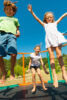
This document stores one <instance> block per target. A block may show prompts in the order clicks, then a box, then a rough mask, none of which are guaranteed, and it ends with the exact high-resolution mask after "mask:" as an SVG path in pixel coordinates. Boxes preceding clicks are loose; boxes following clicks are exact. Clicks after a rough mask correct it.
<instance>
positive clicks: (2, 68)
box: [0, 57, 6, 83]
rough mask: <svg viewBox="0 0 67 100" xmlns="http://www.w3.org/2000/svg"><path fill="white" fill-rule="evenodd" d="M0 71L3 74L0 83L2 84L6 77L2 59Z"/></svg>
mask: <svg viewBox="0 0 67 100" xmlns="http://www.w3.org/2000/svg"><path fill="white" fill-rule="evenodd" d="M0 70H1V71H2V73H3V76H2V80H1V81H0V82H2V83H4V81H5V77H6V70H5V66H4V61H3V58H2V57H0Z"/></svg>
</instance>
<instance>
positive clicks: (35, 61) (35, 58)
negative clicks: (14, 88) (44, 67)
mask: <svg viewBox="0 0 67 100" xmlns="http://www.w3.org/2000/svg"><path fill="white" fill-rule="evenodd" d="M30 57H31V59H32V62H31V66H40V65H41V63H40V58H41V55H40V54H38V55H35V54H34V53H32V54H31V55H30Z"/></svg>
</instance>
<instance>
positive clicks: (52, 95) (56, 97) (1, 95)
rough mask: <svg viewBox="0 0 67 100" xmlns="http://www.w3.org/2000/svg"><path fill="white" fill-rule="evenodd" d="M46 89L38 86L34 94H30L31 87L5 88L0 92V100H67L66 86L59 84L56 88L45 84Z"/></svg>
mask: <svg viewBox="0 0 67 100" xmlns="http://www.w3.org/2000/svg"><path fill="white" fill-rule="evenodd" d="M46 87H47V88H48V90H47V91H44V90H43V89H42V87H41V85H38V86H37V90H36V93H34V94H32V93H31V89H32V85H30V86H25V87H14V88H7V89H5V90H0V100H67V85H66V84H59V87H58V88H54V87H53V86H52V84H46Z"/></svg>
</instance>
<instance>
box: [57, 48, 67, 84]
mask: <svg viewBox="0 0 67 100" xmlns="http://www.w3.org/2000/svg"><path fill="white" fill-rule="evenodd" d="M56 54H57V58H58V61H59V64H60V66H61V70H62V77H63V79H64V80H65V81H66V83H67V75H66V71H65V66H64V62H63V57H62V54H61V47H56Z"/></svg>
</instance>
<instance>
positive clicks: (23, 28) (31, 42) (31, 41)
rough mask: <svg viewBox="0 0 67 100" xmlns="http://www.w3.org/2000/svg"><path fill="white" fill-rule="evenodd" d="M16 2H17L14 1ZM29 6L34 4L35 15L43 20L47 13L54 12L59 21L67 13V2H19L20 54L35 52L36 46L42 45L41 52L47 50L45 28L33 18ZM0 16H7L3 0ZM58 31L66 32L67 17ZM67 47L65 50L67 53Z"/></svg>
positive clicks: (64, 0) (0, 4) (27, 0)
mask: <svg viewBox="0 0 67 100" xmlns="http://www.w3.org/2000/svg"><path fill="white" fill-rule="evenodd" d="M12 1H16V0H12ZM28 4H32V8H33V11H34V12H35V14H36V15H37V16H38V17H39V18H40V19H41V20H43V17H44V14H45V12H47V11H52V12H53V13H54V16H55V20H57V19H58V18H59V17H60V16H61V15H62V14H63V13H65V12H67V0H18V3H17V4H16V5H17V7H18V11H17V13H16V15H15V17H17V18H18V19H19V23H20V32H21V35H20V37H19V38H18V39H17V48H18V52H33V48H34V46H35V45H37V44H40V43H42V47H41V50H46V48H45V31H44V28H43V27H42V26H41V25H40V24H39V23H38V22H37V21H36V20H35V19H34V18H33V16H32V15H31V14H30V12H29V11H28V10H27V6H28ZM0 16H5V13H4V11H3V0H0ZM58 30H59V31H60V32H64V31H66V30H67V17H65V18H64V19H63V20H62V21H61V22H60V23H59V24H58ZM66 51H67V47H65V48H63V51H62V52H63V53H66Z"/></svg>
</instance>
